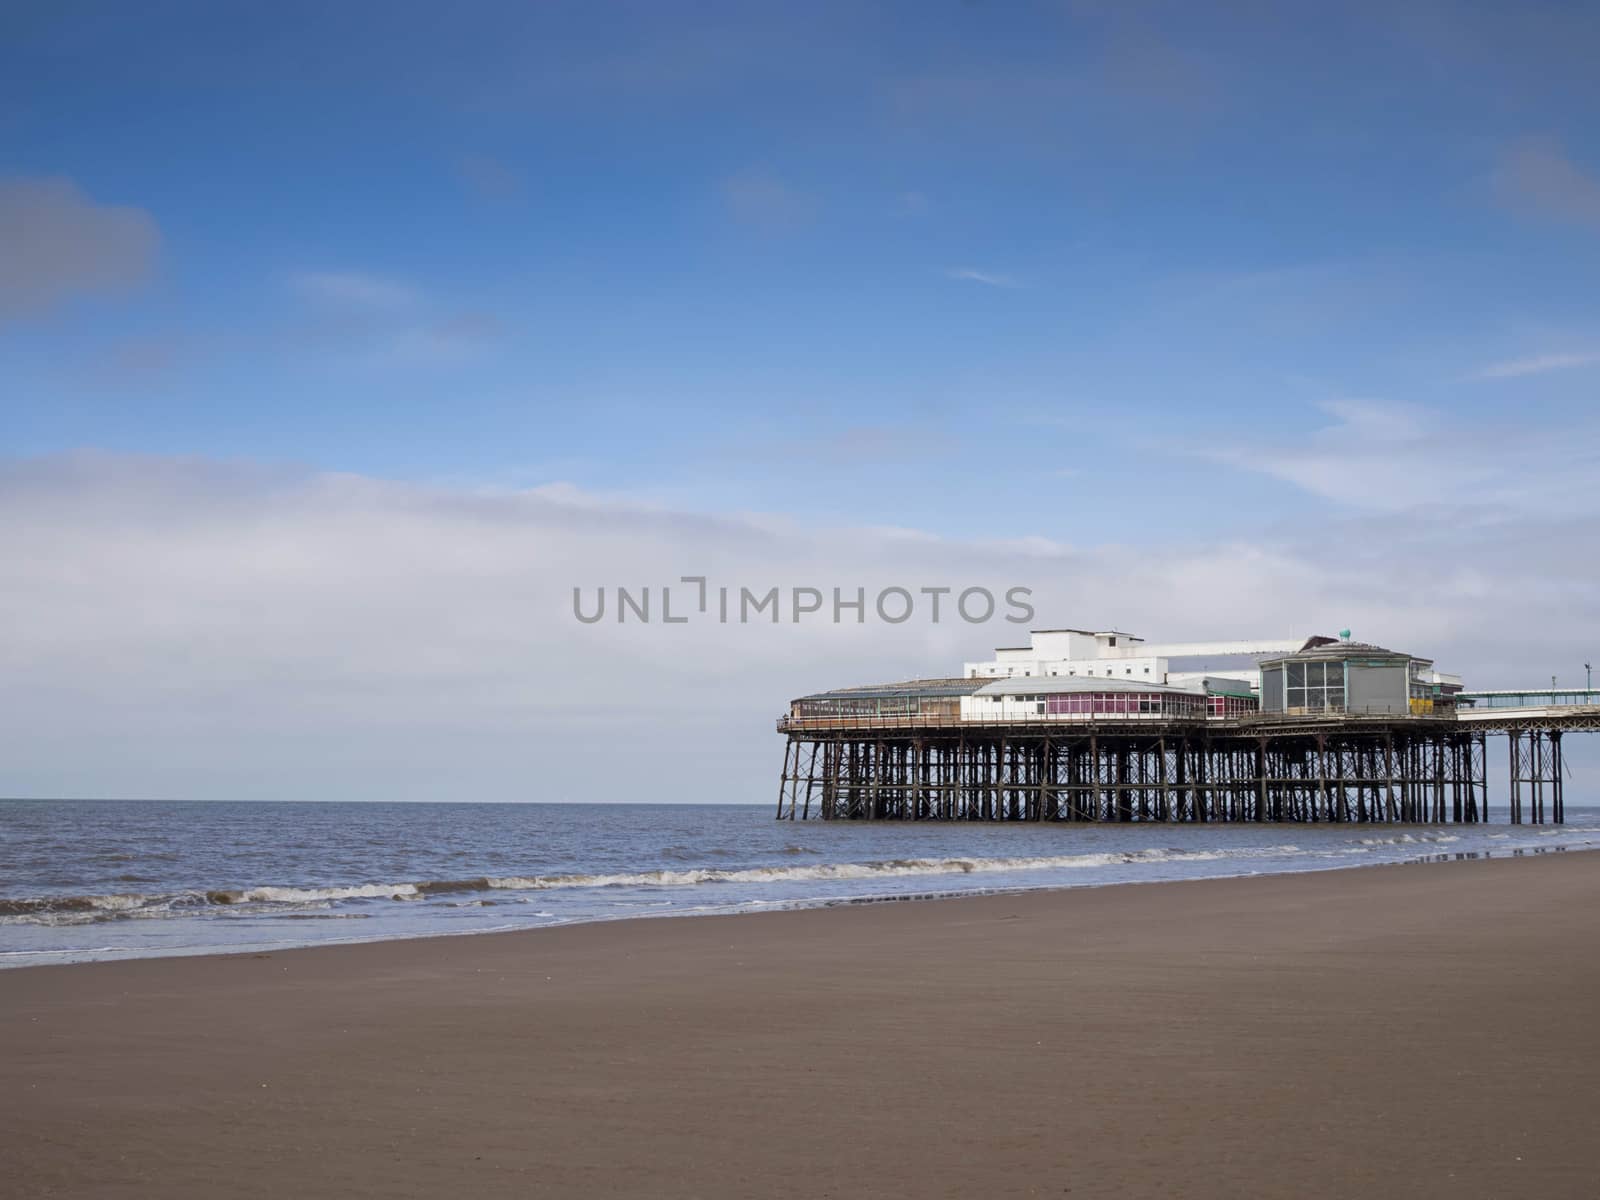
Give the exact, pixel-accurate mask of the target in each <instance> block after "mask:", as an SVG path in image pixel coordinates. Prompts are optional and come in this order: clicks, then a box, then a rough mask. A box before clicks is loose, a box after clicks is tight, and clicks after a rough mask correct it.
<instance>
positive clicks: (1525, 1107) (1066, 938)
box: [0, 853, 1600, 1198]
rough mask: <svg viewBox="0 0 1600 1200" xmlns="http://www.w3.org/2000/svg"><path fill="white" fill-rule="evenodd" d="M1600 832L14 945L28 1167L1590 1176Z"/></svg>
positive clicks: (244, 1175)
mask: <svg viewBox="0 0 1600 1200" xmlns="http://www.w3.org/2000/svg"><path fill="white" fill-rule="evenodd" d="M1597 945H1600V855H1595V854H1579V853H1571V854H1563V855H1542V856H1537V857H1530V858H1523V859H1514V860H1492V861H1468V862H1452V863H1442V864H1428V865H1418V866H1404V867H1384V868H1372V869H1365V870H1348V871H1335V872H1323V873H1316V874H1304V875H1294V876H1277V877H1257V878H1245V879H1230V880H1209V881H1196V882H1183V883H1161V884H1150V885H1138V886H1120V887H1106V888H1094V889H1077V890H1069V891H1060V892H1051V893H1033V894H1027V895H1016V896H993V897H982V898H973V899H961V900H945V901H937V902H927V903H900V904H882V905H870V906H854V907H847V908H834V909H825V910H814V911H800V912H782V913H772V914H766V915H760V916H740V917H707V918H690V919H669V920H639V921H628V922H617V923H611V924H594V925H585V926H574V927H567V928H560V929H550V930H538V931H530V932H524V933H511V934H493V935H485V936H476V937H460V938H445V939H431V940H416V941H402V942H389V943H378V944H365V945H349V946H335V947H323V948H318V949H309V950H291V951H284V952H277V953H272V954H268V955H239V956H217V957H206V958H178V959H151V960H142V961H133V962H122V963H106V964H83V965H74V966H61V967H44V968H28V969H21V970H13V971H6V972H0V1063H3V1064H4V1065H3V1068H0V1070H3V1075H4V1087H3V1089H0V1128H3V1129H4V1130H5V1134H4V1137H3V1138H0V1193H3V1194H5V1195H7V1196H96V1197H121V1196H141V1197H143V1196H149V1197H171V1198H177V1197H191V1196H192V1197H213V1196H217V1195H230V1196H235V1197H255V1196H261V1197H269V1196H270V1197H274V1198H278V1197H284V1196H311V1195H319V1196H320V1195H386V1196H438V1195H447V1194H464V1195H473V1196H530V1195H533V1196H538V1195H550V1196H596V1195H600V1196H614V1195H626V1196H712V1197H722V1196H728V1197H733V1196H807V1197H821V1196H838V1197H849V1196H986V1195H1006V1196H1013V1195H1015V1196H1032V1195H1037V1196H1063V1195H1077V1196H1191V1197H1192V1196H1216V1197H1225V1196H1226V1197H1233V1196H1290V1195H1294V1196H1375V1195H1396V1196H1398V1195H1410V1196H1452V1197H1454V1196H1497V1197H1503V1196H1524V1197H1529V1196H1572V1197H1579V1196H1585V1197H1586V1196H1592V1195H1594V1194H1595V1186H1596V1183H1595V1181H1596V1179H1597V1178H1600V1143H1597V1141H1596V1139H1595V1132H1596V1118H1595V1116H1594V1113H1593V1111H1592V1102H1593V1100H1594V1097H1595V1096H1596V1095H1600V1015H1597V1014H1600V1008H1597V1001H1596V997H1597V996H1600V958H1597V956H1596V955H1595V953H1594V949H1595V947H1596V946H1597Z"/></svg>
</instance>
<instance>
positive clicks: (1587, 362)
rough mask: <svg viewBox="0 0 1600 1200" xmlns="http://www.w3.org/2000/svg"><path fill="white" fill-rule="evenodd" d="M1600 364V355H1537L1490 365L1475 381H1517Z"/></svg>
mask: <svg viewBox="0 0 1600 1200" xmlns="http://www.w3.org/2000/svg"><path fill="white" fill-rule="evenodd" d="M1596 363H1600V354H1595V353H1581V354H1536V355H1533V356H1532V357H1530V358H1513V359H1508V360H1506V361H1505V362H1497V363H1490V364H1489V365H1488V366H1487V367H1484V368H1482V369H1481V370H1478V371H1474V372H1473V374H1472V378H1474V379H1517V378H1520V377H1521V376H1523V375H1543V374H1544V373H1545V372H1547V371H1567V370H1571V369H1572V368H1573V367H1591V366H1594V365H1595V364H1596Z"/></svg>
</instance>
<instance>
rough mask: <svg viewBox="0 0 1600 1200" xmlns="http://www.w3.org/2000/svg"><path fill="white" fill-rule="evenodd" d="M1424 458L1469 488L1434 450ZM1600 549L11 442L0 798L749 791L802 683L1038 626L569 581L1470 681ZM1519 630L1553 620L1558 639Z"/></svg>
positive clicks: (986, 646) (898, 672) (1483, 530)
mask: <svg viewBox="0 0 1600 1200" xmlns="http://www.w3.org/2000/svg"><path fill="white" fill-rule="evenodd" d="M1365 428H1368V429H1370V428H1373V426H1372V425H1371V424H1368V425H1367V426H1365ZM1436 465H1437V464H1430V463H1428V462H1427V461H1426V460H1423V461H1414V462H1411V463H1409V464H1408V466H1409V467H1410V469H1413V470H1419V471H1421V472H1422V473H1424V474H1425V475H1426V474H1428V472H1429V471H1430V470H1431V469H1432V467H1433V466H1436ZM1430 478H1432V479H1433V484H1434V486H1435V487H1436V488H1437V487H1443V488H1445V489H1446V492H1447V499H1448V500H1449V501H1450V502H1451V503H1454V502H1455V501H1456V500H1457V499H1458V497H1456V496H1455V495H1454V494H1451V493H1449V492H1448V488H1449V486H1450V483H1449V476H1448V474H1439V475H1434V476H1430ZM1356 482H1357V483H1358V484H1361V483H1365V482H1367V480H1366V478H1365V477H1364V476H1358V477H1357V480H1356ZM1597 543H1600V522H1596V520H1595V519H1594V518H1593V516H1592V514H1586V515H1571V514H1568V515H1565V516H1563V515H1561V514H1549V513H1540V514H1531V515H1530V514H1521V513H1518V512H1516V511H1511V512H1508V513H1505V514H1502V515H1501V516H1500V517H1498V518H1496V519H1494V520H1486V519H1483V518H1481V517H1479V518H1478V519H1474V520H1466V521H1444V522H1440V521H1438V520H1437V519H1436V518H1434V517H1432V516H1430V515H1428V514H1427V513H1415V514H1413V513H1405V512H1385V513H1384V514H1382V516H1381V517H1379V518H1375V519H1371V520H1368V519H1365V518H1361V519H1356V520H1345V519H1336V518H1335V519H1328V520H1323V521H1319V522H1317V523H1316V524H1315V525H1314V526H1311V527H1307V528H1304V529H1295V530H1292V531H1289V532H1281V531H1280V532H1278V533H1276V534H1273V535H1271V536H1267V535H1264V534H1260V533H1257V534H1256V535H1253V536H1248V537H1238V538H1229V539H1219V540H1216V541H1213V542H1210V543H1178V544H1167V543H1165V542H1163V541H1162V540H1160V539H1159V538H1152V539H1151V540H1149V541H1147V542H1146V543H1144V544H1140V545H1129V546H1093V545H1087V546H1080V547H1073V546H1067V545H1062V544H1060V543H1059V542H1056V541H1053V540H1050V539H1048V538H1044V537H1039V536H1033V535H1030V534H1029V532H1028V531H1027V529H1026V528H1025V527H1024V528H1022V529H1018V530H1017V531H1016V534H1015V536H1014V537H1012V538H1009V539H1008V540H1006V541H999V542H994V541H954V540H951V539H947V538H942V537H938V536H935V535H932V534H929V533H927V532H925V531H914V530H912V531H908V530H872V529H860V528H856V529H848V528H846V529H815V528H810V527H807V526H804V525H801V524H799V523H796V522H795V521H793V520H790V519H785V518H779V517H760V516H755V517H732V516H726V515H719V514H715V513H694V512H675V511H668V510H663V509H660V508H649V507H641V506H638V505H633V504H630V503H628V502H627V501H626V499H625V498H621V497H609V498H605V499H604V500H603V501H597V499H596V498H595V497H593V496H592V495H591V494H589V493H587V492H584V491H582V490H581V489H574V488H572V487H571V486H570V485H569V486H564V487H547V488H544V489H539V490H536V491H524V492H500V493H495V494H484V493H480V492H474V491H466V490H459V489H447V488H438V487H422V486H415V485H409V484H402V483H395V482H388V481H383V480H378V479H372V478H367V477H362V476H354V475H335V474H295V473H289V472H284V471H272V470H266V469H262V468H256V467H250V466H241V465H238V464H220V463H213V462H204V461H174V460H164V459H135V458H124V457H106V456H85V457H74V458H64V459H51V460H43V461H34V462H20V463H19V462H11V463H7V464H0V676H3V677H4V678H5V679H6V681H7V686H6V688H5V689H4V691H3V692H0V794H10V795H19V794H22V795H64V794H78V795H83V794H100V795H175V796H237V797H305V798H312V797H321V798H341V797H346V798H378V797H393V798H408V797H412V798H432V799H451V798H472V799H562V798H571V799H589V800H696V799H703V800H762V799H765V798H766V794H767V792H768V791H769V790H770V789H769V787H768V785H769V784H770V783H771V780H772V775H773V773H774V771H775V770H776V757H777V752H778V743H777V739H776V736H775V734H774V731H773V728H772V719H773V718H774V717H775V716H776V715H777V714H778V712H780V711H781V709H782V707H783V705H784V703H785V702H786V701H787V700H788V699H789V698H790V697H791V696H794V695H797V694H800V693H803V692H805V691H808V690H812V689H814V688H819V687H824V686H833V685H839V684H844V683H852V682H865V681H870V680H881V679H885V678H904V677H908V676H911V675H918V674H928V673H938V672H943V671H948V670H952V669H956V668H957V667H958V664H959V663H960V662H961V661H962V660H963V659H965V658H976V657H979V656H983V655H987V653H988V651H989V650H990V648H992V647H993V646H994V645H997V644H1007V643H1009V642H1011V641H1014V640H1015V638H1016V635H1017V632H1018V630H1017V627H1016V626H1014V625H1007V624H1004V623H1001V622H998V621H997V622H995V623H992V624H990V625H987V626H969V625H965V624H962V623H960V622H954V623H951V622H945V623H941V624H938V625H930V624H927V623H925V622H923V621H921V620H917V621H913V622H910V623H907V624H905V625H897V626H889V625H884V624H881V623H878V622H876V621H871V622H870V623H868V624H865V625H856V624H853V623H845V624H842V625H832V624H828V623H804V622H803V623H801V624H798V625H797V624H794V623H792V622H789V621H787V620H786V621H784V622H783V623H781V624H778V625H771V624H767V623H764V622H763V623H755V624H750V625H739V624H728V625H721V624H717V623H715V622H703V621H695V622H691V623H689V624H686V625H664V624H660V623H652V624H649V625H638V624H633V623H629V624H620V625H619V624H617V623H615V622H614V621H612V620H610V619H608V620H607V621H605V622H603V623H601V624H598V625H583V624H580V623H578V622H577V621H576V620H574V618H573V616H572V614H571V602H572V588H573V587H574V586H580V587H583V588H585V589H586V592H585V594H586V595H587V596H592V595H593V592H592V590H591V589H593V588H595V587H598V586H602V585H603V586H605V587H607V588H614V587H616V586H617V585H626V586H630V587H639V586H645V585H648V586H650V587H651V588H652V594H653V596H654V598H655V604H656V605H657V606H659V603H660V599H659V596H660V593H659V588H660V587H661V586H662V585H664V584H673V583H676V581H677V580H678V578H679V576H682V575H706V576H709V577H710V579H711V581H712V584H713V586H716V585H718V584H726V585H729V586H733V587H738V586H740V585H744V586H749V587H751V588H753V589H757V590H763V589H765V588H767V587H772V586H777V587H780V588H790V587H796V586H812V587H818V588H823V589H830V588H832V587H835V586H839V587H844V588H847V589H853V588H855V587H858V586H859V587H865V588H866V589H867V590H868V594H869V596H870V595H872V594H873V593H874V592H875V591H876V590H877V589H879V588H882V587H885V586H888V585H891V584H893V585H899V586H904V587H908V588H911V589H913V590H915V589H917V588H920V587H923V586H954V587H964V586H971V585H982V586H987V587H989V588H991V589H992V590H994V591H996V593H997V594H998V593H1000V592H1003V590H1004V589H1005V588H1007V587H1010V586H1014V585H1020V586H1027V587H1031V588H1033V589H1034V603H1035V605H1036V607H1037V610H1038V611H1037V622H1036V623H1037V624H1038V625H1040V626H1048V625H1059V624H1088V625H1095V626H1102V625H1104V626H1111V625H1115V626H1118V627H1121V628H1132V629H1135V630H1137V631H1140V632H1143V633H1145V634H1146V635H1147V636H1152V637H1156V636H1159V637H1171V638H1190V637H1193V638H1199V637H1230V636H1247V635H1252V634H1261V633H1275V634H1282V635H1289V634H1295V633H1303V632H1309V631H1316V630H1324V631H1325V630H1332V629H1338V628H1342V627H1345V626H1350V627H1352V628H1355V629H1356V630H1357V631H1358V632H1359V633H1360V635H1361V636H1364V637H1369V638H1372V639H1374V640H1377V641H1381V642H1386V643H1390V644H1396V645H1400V646H1402V647H1404V648H1407V649H1415V650H1416V651H1417V652H1419V653H1425V654H1433V655H1435V656H1437V657H1438V658H1439V660H1440V663H1441V666H1443V667H1445V668H1446V669H1462V670H1465V671H1467V672H1468V673H1469V674H1470V675H1471V676H1472V678H1473V679H1474V680H1475V681H1477V682H1479V683H1480V684H1482V685H1484V686H1488V685H1492V684H1496V683H1514V682H1517V681H1518V680H1519V679H1522V678H1524V677H1526V676H1529V675H1531V676H1533V677H1537V678H1542V677H1544V676H1546V675H1548V674H1550V673H1551V672H1552V671H1557V670H1562V669H1564V668H1565V665H1566V664H1565V663H1564V662H1557V661H1554V659H1552V658H1551V655H1552V654H1561V653H1565V652H1566V651H1565V650H1552V649H1550V648H1552V647H1555V648H1564V647H1571V646H1580V645H1582V644H1584V643H1583V638H1585V637H1587V636H1588V635H1589V633H1590V630H1589V628H1588V625H1587V623H1586V614H1588V613H1590V612H1593V611H1594V608H1595V604H1596V601H1597V600H1600V595H1597V583H1596V581H1595V579H1594V576H1593V572H1592V570H1591V568H1590V566H1589V564H1587V563H1586V562H1584V561H1582V560H1581V559H1582V556H1581V555H1578V554H1575V553H1574V552H1573V550H1574V547H1578V546H1585V545H1594V544H1597ZM688 598H689V596H688V593H687V592H683V593H675V600H674V607H675V609H678V610H679V611H683V609H681V608H679V605H680V604H683V603H684V602H685V601H686V600H688ZM655 611H656V613H657V614H658V615H659V607H657V608H656V610H655ZM1509 628H1534V629H1538V630H1539V631H1540V637H1539V643H1538V645H1537V646H1534V647H1529V646H1528V645H1526V644H1519V643H1518V642H1517V641H1516V640H1515V639H1509V638H1507V637H1505V636H1504V632H1505V630H1506V629H1509ZM596 764H604V765H603V766H602V767H597V766H596Z"/></svg>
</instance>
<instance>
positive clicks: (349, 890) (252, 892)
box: [218, 883, 422, 904]
mask: <svg viewBox="0 0 1600 1200" xmlns="http://www.w3.org/2000/svg"><path fill="white" fill-rule="evenodd" d="M421 894H422V892H421V889H419V888H418V887H417V885H416V884H414V883H362V884H357V885H356V886H354V887H255V888H246V889H245V890H243V891H240V892H226V893H218V895H219V896H224V895H225V896H227V897H229V899H227V900H224V901H222V903H230V904H238V903H240V902H245V903H256V904H305V903H307V902H309V901H314V900H393V899H398V898H400V897H406V898H410V897H413V896H419V895H421Z"/></svg>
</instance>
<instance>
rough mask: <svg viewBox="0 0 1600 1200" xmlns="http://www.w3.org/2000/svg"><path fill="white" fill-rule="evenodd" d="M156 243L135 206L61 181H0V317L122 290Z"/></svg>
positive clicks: (149, 261) (150, 223)
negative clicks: (104, 200) (103, 200)
mask: <svg viewBox="0 0 1600 1200" xmlns="http://www.w3.org/2000/svg"><path fill="white" fill-rule="evenodd" d="M160 241H161V237H160V234H159V233H158V232H157V229H156V223H155V221H154V220H153V219H152V218H151V216H150V214H149V213H147V212H145V211H144V210H143V209H138V208H124V207H119V206H116V205H109V204H96V203H95V202H94V201H93V200H91V199H89V197H88V196H86V195H84V193H83V192H82V191H81V190H80V189H79V188H78V186H77V185H76V184H74V183H73V182H72V181H71V180H67V179H33V178H19V179H0V264H3V265H0V320H4V319H6V318H8V317H23V316H34V315H37V314H39V313H44V312H48V311H50V310H51V309H53V308H56V307H57V306H58V305H60V304H62V303H63V302H65V301H66V300H67V299H68V298H70V297H72V296H76V295H93V294H102V293H114V292H121V291H126V290H128V289H129V288H132V287H134V286H136V285H138V284H140V283H142V282H144V280H145V279H146V278H147V277H148V276H149V274H150V271H151V269H152V267H153V266H154V264H155V258H156V251H157V248H158V247H159V244H160Z"/></svg>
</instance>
